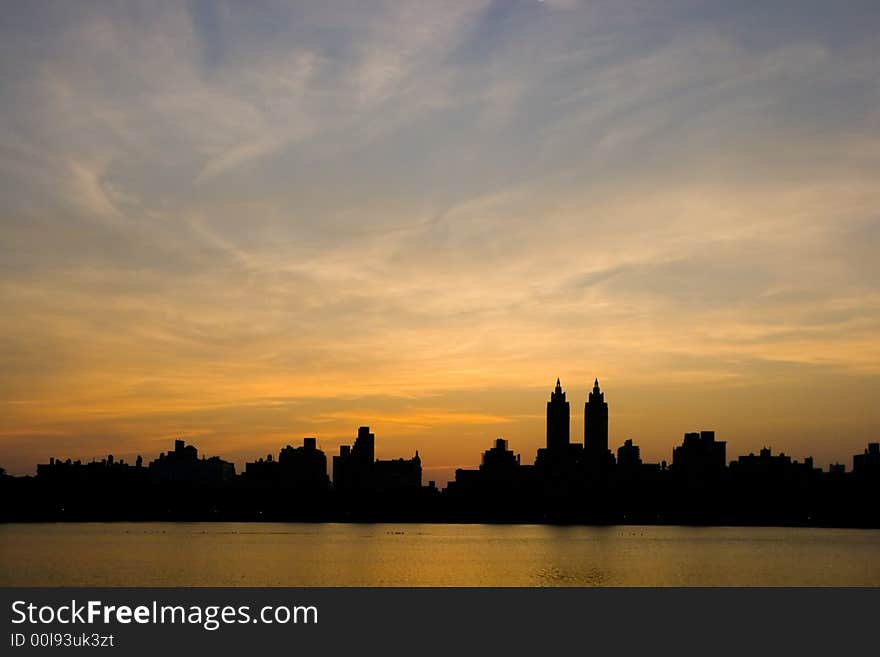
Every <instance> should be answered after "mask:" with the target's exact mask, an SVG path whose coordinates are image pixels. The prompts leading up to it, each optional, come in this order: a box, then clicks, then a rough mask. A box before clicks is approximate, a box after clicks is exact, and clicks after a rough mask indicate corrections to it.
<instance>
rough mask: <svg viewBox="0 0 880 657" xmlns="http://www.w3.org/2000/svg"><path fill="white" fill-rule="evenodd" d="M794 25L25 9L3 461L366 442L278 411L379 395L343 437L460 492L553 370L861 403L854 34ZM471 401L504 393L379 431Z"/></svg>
mask: <svg viewBox="0 0 880 657" xmlns="http://www.w3.org/2000/svg"><path fill="white" fill-rule="evenodd" d="M542 4H543V5H544V6H543V7H541V6H540V5H542ZM557 9H558V10H559V11H557ZM790 15H791V12H789V13H786V12H782V11H780V10H777V9H775V8H768V7H764V8H762V7H754V8H752V9H750V10H748V11H746V10H744V11H742V12H736V13H735V14H732V13H731V12H730V11H729V10H727V9H726V8H725V7H724V6H723V5H721V4H720V3H719V4H717V5H715V4H712V3H709V4H708V5H705V6H703V7H702V8H701V9H700V10H699V11H696V10H695V9H694V8H693V6H692V5H691V3H673V4H671V5H668V6H667V7H665V8H664V9H663V10H662V11H661V10H659V9H657V8H656V7H655V6H654V5H653V4H651V3H627V4H623V5H622V4H621V3H574V2H571V3H569V2H565V3H559V2H544V3H539V2H537V1H535V2H531V1H530V2H520V3H495V2H493V3H458V2H450V3H423V4H416V5H412V4H406V5H402V4H400V3H395V2H389V3H355V4H351V3H348V4H346V5H345V6H343V5H341V4H338V3H334V2H321V3H312V4H303V5H297V6H295V7H287V6H275V5H271V4H270V5H266V6H261V7H260V8H259V9H255V10H252V11H250V10H249V11H247V12H244V11H242V9H241V7H240V6H238V5H236V4H234V3H230V4H224V3H209V4H199V3H193V4H190V5H187V6H184V5H180V4H177V3H167V4H166V3H162V4H158V5H155V6H153V5H151V6H150V8H148V9H144V8H139V9H138V8H131V7H114V8H107V7H105V6H103V5H91V4H90V3H86V2H83V3H76V6H75V7H69V8H64V9H61V8H59V7H57V6H54V7H53V6H50V5H43V4H40V3H28V6H26V7H25V6H22V7H17V8H16V9H15V10H14V11H10V12H8V14H7V15H6V16H5V17H4V23H3V25H2V26H0V32H2V39H0V44H2V45H0V74H2V75H3V78H4V81H5V84H4V88H3V90H2V91H0V95H2V101H3V102H2V103H0V126H2V127H0V190H2V193H3V198H4V208H3V209H2V213H0V237H2V240H0V263H2V264H0V267H2V269H3V273H4V276H3V279H2V281H3V282H2V284H0V300H2V302H3V303H4V305H5V306H7V307H11V308H14V309H15V312H14V313H7V314H6V315H5V316H4V318H3V319H2V320H0V343H2V347H3V350H2V353H3V357H2V359H0V360H2V364H3V367H2V368H0V393H2V395H0V397H2V399H3V400H4V401H5V402H9V403H6V404H5V406H8V407H10V408H11V410H10V413H9V415H8V416H7V417H6V418H5V419H4V421H3V423H2V424H0V430H2V431H3V432H4V435H6V436H16V435H19V436H24V437H25V438H22V439H21V441H25V442H26V437H27V436H31V435H45V436H55V435H61V434H63V435H68V436H70V439H71V441H74V442H75V440H78V439H79V438H81V437H82V436H83V435H85V433H87V432H88V431H89V430H90V428H93V427H95V426H97V425H100V426H101V431H102V432H103V433H102V435H106V436H112V435H113V431H115V430H117V429H118V430H119V431H121V432H122V433H124V434H125V435H128V436H130V437H131V441H132V444H134V443H135V442H136V436H137V435H139V434H140V435H143V434H144V433H145V432H149V431H150V426H152V425H153V423H156V424H157V425H159V426H161V427H162V429H161V431H160V433H162V435H163V436H164V435H165V434H166V433H167V434H168V435H170V434H172V433H173V431H174V426H175V422H178V423H181V424H183V425H186V426H188V427H194V430H195V428H198V431H199V432H201V433H200V435H204V436H205V440H208V441H211V440H214V439H216V440H217V443H218V444H221V445H227V446H229V447H230V448H232V447H235V445H238V447H235V449H237V450H244V447H241V445H244V444H247V443H248V441H250V440H258V441H263V442H260V444H261V445H263V444H268V443H269V442H270V440H275V439H276V438H278V439H280V438H279V437H280V436H281V435H282V434H283V433H284V427H286V426H291V425H293V424H296V426H303V427H308V426H310V425H309V421H310V420H309V412H310V411H315V412H316V417H321V418H324V420H325V421H324V422H323V423H322V424H321V427H320V428H321V431H322V432H329V433H331V434H332V435H333V436H334V440H335V439H336V437H340V436H342V435H343V434H344V432H345V431H346V430H347V429H346V427H348V426H349V425H351V424H352V423H355V419H354V418H353V416H352V413H351V412H346V411H345V409H342V410H340V409H339V408H330V409H328V408H317V407H312V408H309V409H306V410H303V408H302V407H298V408H297V410H296V412H293V411H291V410H290V409H289V408H288V407H287V406H286V405H285V406H284V408H286V409H287V411H285V412H284V413H282V411H281V410H278V411H277V412H278V413H279V415H277V416H273V419H272V420H271V421H268V420H267V421H266V422H265V423H264V422H263V420H260V419H259V413H258V412H257V410H254V409H258V410H259V411H260V412H267V413H268V411H266V409H267V408H273V409H274V408H276V406H275V405H273V404H272V403H270V402H272V401H273V400H279V399H282V400H283V399H297V400H306V402H308V401H309V400H312V401H314V400H326V399H336V400H350V399H353V398H359V397H362V396H365V395H367V396H368V395H387V396H389V397H390V398H393V399H395V400H396V401H394V402H389V403H388V404H386V405H383V406H382V407H381V408H371V407H370V406H369V405H357V404H355V405H353V406H352V408H353V409H355V410H363V411H364V413H365V414H373V415H374V416H375V417H376V418H377V421H378V420H381V421H382V422H387V424H389V425H392V426H395V427H397V429H399V430H401V431H402V429H401V427H405V428H407V429H408V430H411V431H412V432H413V433H414V434H416V435H419V436H424V437H425V439H426V440H430V441H435V442H436V444H437V445H438V449H440V451H441V456H442V458H443V459H444V460H443V461H438V462H446V463H458V462H470V461H469V460H468V459H471V452H472V451H473V446H472V442H467V441H483V440H486V441H488V440H491V438H492V436H491V435H490V434H489V433H487V434H486V435H484V434H483V433H480V431H485V432H490V430H494V428H495V424H493V423H494V422H495V420H496V419H498V420H499V421H498V427H497V428H498V429H499V431H500V430H503V431H504V432H505V433H510V434H511V435H513V436H516V437H519V438H520V439H524V440H525V439H528V440H531V439H532V438H529V436H532V434H531V433H529V432H534V431H537V434H538V435H539V436H540V418H538V420H535V418H522V417H519V418H518V419H516V420H515V421H512V422H501V421H500V419H501V418H504V417H511V416H512V415H516V412H517V409H516V408H514V407H511V406H508V405H505V402H504V401H503V400H504V395H505V394H508V395H511V396H512V397H513V398H515V399H517V400H518V402H521V403H522V404H531V403H532V401H531V398H530V397H524V396H519V395H520V394H521V393H523V391H526V390H531V389H532V387H533V386H534V385H535V384H536V382H537V381H539V380H543V379H544V378H548V377H549V378H555V377H554V376H551V375H552V374H553V373H554V372H557V371H565V372H568V373H569V375H570V376H571V377H572V378H575V379H579V378H584V379H585V380H586V379H590V380H591V379H592V376H593V375H596V374H599V375H604V376H609V377H611V379H612V381H613V380H615V379H616V380H617V381H618V382H629V385H634V386H635V385H639V386H646V387H649V388H650V387H652V386H661V387H662V384H663V383H670V382H674V383H675V385H677V386H679V389H680V390H681V391H683V392H682V394H685V392H687V393H688V394H697V393H698V391H699V390H700V387H701V386H718V387H726V389H729V388H730V387H735V386H744V385H747V384H748V383H749V381H750V379H753V378H754V376H758V375H760V376H769V377H771V378H773V381H774V382H775V383H774V384H775V385H777V386H778V388H777V389H776V392H775V394H777V395H780V396H783V397H784V396H785V394H786V391H787V390H794V389H799V388H798V386H802V385H804V384H803V383H802V382H801V381H800V379H799V377H800V376H801V375H802V370H801V369H799V368H806V369H807V370H809V371H811V372H812V371H814V369H815V370H821V372H822V373H823V375H825V376H834V377H842V378H841V379H840V380H842V381H850V382H853V381H859V382H863V381H867V383H866V385H867V386H868V388H870V389H871V390H874V391H876V381H875V380H874V378H876V375H877V373H878V371H880V354H878V352H877V349H876V347H875V346H874V343H875V342H876V341H875V340H874V339H873V336H874V335H876V330H877V325H878V323H880V306H878V294H880V290H878V285H877V281H878V277H877V276H876V264H875V263H876V258H875V257H873V256H874V253H875V252H876V250H877V247H878V240H880V231H878V228H877V226H878V215H877V212H876V208H877V203H878V200H880V199H878V197H877V194H878V192H877V191H876V170H877V166H878V164H880V162H878V159H880V148H878V146H877V144H878V143H880V137H878V129H880V122H878V117H880V114H878V112H877V110H876V107H877V100H878V96H877V93H878V92H877V89H878V86H877V74H876V61H877V49H878V45H877V43H878V42H877V38H876V30H872V29H869V28H870V27H871V26H873V27H876V22H877V16H876V12H871V11H869V10H867V9H865V10H864V12H862V10H859V11H856V10H855V9H853V10H850V11H840V12H833V13H832V14H829V12H828V11H826V10H824V9H821V8H803V7H799V8H798V11H797V12H796V15H797V17H798V18H797V20H789V19H790ZM771 37H772V38H771ZM548 372H549V374H548ZM872 377H874V378H872ZM486 389H492V390H496V391H500V390H503V391H505V392H504V393H502V392H497V393H494V394H492V395H491V396H490V397H489V398H488V399H487V400H486V407H485V408H477V409H472V408H466V409H462V408H461V405H466V404H467V398H466V397H455V398H454V399H453V398H451V397H448V398H444V401H443V403H441V404H439V405H436V406H434V407H432V408H417V409H413V408H410V407H408V406H407V404H406V403H405V402H403V401H400V400H401V399H407V398H411V397H414V396H416V397H421V396H430V395H454V394H455V393H456V392H465V393H474V394H478V391H482V390H486ZM841 390H847V391H848V393H847V394H852V390H853V387H852V386H842V387H841ZM540 394H541V395H543V391H542V392H541V393H540ZM792 394H794V393H792ZM832 394H834V395H839V394H843V393H842V392H841V393H836V392H835V393H832ZM835 398H836V399H837V397H835ZM13 402H14V403H13ZM18 402H22V403H18ZM23 402H28V403H23ZM30 402H36V403H33V404H32V403H30ZM838 402H840V403H843V402H842V401H841V400H840V399H838ZM304 403H305V402H304ZM309 403H310V402H309ZM340 403H341V402H340ZM306 405H308V404H306ZM229 408H236V409H239V410H237V411H236V412H234V413H233V412H231V411H225V410H224V411H221V409H229ZM163 409H164V410H163ZM241 409H246V410H241ZM700 409H701V407H700V405H699V404H698V403H697V402H694V403H693V404H692V405H691V406H690V407H688V408H684V409H683V410H682V413H685V412H686V411H688V412H693V413H694V414H698V413H700V412H701V410H700ZM276 410H277V409H276ZM288 411H289V412H288ZM518 411H519V413H520V414H522V413H523V409H522V408H519V409H518ZM212 412H217V413H220V414H221V416H222V418H221V419H218V420H217V421H216V422H206V421H205V418H204V415H205V414H210V413H212ZM870 417H875V416H873V415H872V416H870ZM394 418H397V420H395V419H394ZM481 418H482V419H485V420H486V421H482V420H481ZM459 419H460V420H461V421H460V422H459V421H458V420H459ZM765 419H767V420H768V421H769V416H767V417H766V418H765ZM469 420H472V422H471V424H473V426H474V427H476V428H472V429H468V428H467V425H468V423H469ZM682 421H684V420H682ZM89 423H95V424H89ZM809 423H810V419H809V414H805V415H804V426H806V425H809ZM641 426H642V430H644V431H645V432H648V433H651V432H653V431H655V430H654V429H653V428H651V425H650V422H648V421H645V422H644V423H643V424H642V425H641ZM250 428H253V431H251V429H250ZM432 428H433V429H432ZM638 428H639V427H638V426H635V425H633V430H634V431H636V430H638ZM394 431H395V430H392V433H393V432H394ZM432 431H433V433H432ZM447 431H448V432H449V433H451V434H454V435H452V436H449V435H447V433H446V432H447ZM853 431H854V433H853V436H854V439H855V438H859V439H860V438H861V437H862V436H861V435H860V434H858V431H857V430H856V429H853ZM59 432H60V433H59ZM251 433H259V434H260V436H262V437H260V438H254V437H252V436H251V435H250V434H251ZM794 433H795V430H794V429H792V430H791V435H794ZM346 435H347V434H346ZM651 435H655V434H651ZM460 436H466V437H467V441H466V440H465V438H464V437H462V438H460V439H459V438H458V437H460ZM636 437H637V436H636ZM397 439H398V438H397V437H392V438H390V440H392V441H393V440H397ZM10 440H11V439H10ZM46 440H50V438H46ZM340 440H341V438H340ZM400 440H403V437H401V438H400ZM21 441H20V442H16V443H15V445H16V447H15V449H16V450H19V446H20V444H21ZM9 444H10V445H11V444H12V443H11V442H10V443H9ZM84 444H85V443H84ZM89 444H91V443H89ZM401 444H402V443H401ZM481 444H482V443H481ZM447 445H448V446H449V447H448V449H447ZM10 449H11V448H10ZM444 450H445V451H444ZM456 450H458V451H456Z"/></svg>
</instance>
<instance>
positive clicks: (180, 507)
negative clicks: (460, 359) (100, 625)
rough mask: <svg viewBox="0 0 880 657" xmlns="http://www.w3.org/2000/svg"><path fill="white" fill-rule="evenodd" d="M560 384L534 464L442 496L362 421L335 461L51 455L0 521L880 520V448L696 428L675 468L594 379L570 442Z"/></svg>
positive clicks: (505, 463)
mask: <svg viewBox="0 0 880 657" xmlns="http://www.w3.org/2000/svg"><path fill="white" fill-rule="evenodd" d="M570 426H571V423H570V408H569V402H568V401H566V399H565V393H564V392H563V390H562V386H561V384H560V382H559V381H557V383H556V389H555V390H554V391H553V392H552V393H551V395H550V401H549V402H548V403H547V442H546V446H545V447H543V448H541V449H539V450H538V454H537V457H536V458H535V462H534V464H533V465H523V464H521V463H520V457H519V455H518V454H514V452H513V451H512V450H510V449H509V448H508V445H507V441H505V440H504V439H502V438H499V439H498V440H496V441H495V444H494V445H493V446H492V447H491V448H490V449H488V450H486V451H485V452H484V453H483V458H482V462H481V464H480V466H479V467H478V468H477V469H474V470H457V471H456V473H455V480H454V481H452V482H450V483H449V485H448V486H447V487H446V488H445V489H444V490H442V491H441V490H439V489H438V488H437V487H436V486H435V484H434V482H433V481H432V482H428V484H427V485H423V482H422V464H421V459H420V457H419V454H418V452H416V453H415V455H414V456H413V457H412V458H409V459H402V458H401V459H394V460H380V459H376V458H375V436H374V435H373V434H372V433H371V432H370V430H369V427H361V428H360V429H359V430H358V434H357V438H356V439H355V441H354V444H353V445H351V446H348V445H343V446H342V447H340V450H339V454H337V455H335V456H333V459H332V464H331V471H332V478H331V477H330V476H328V467H327V466H328V463H327V457H326V456H325V454H324V452H323V451H321V450H320V449H318V448H317V446H316V441H315V439H314V438H306V439H304V441H303V444H302V445H301V446H299V447H292V446H290V445H288V446H286V447H284V448H283V449H282V450H281V451H280V453H279V454H278V456H277V457H273V456H272V455H269V456H267V457H266V458H265V459H259V460H258V461H254V462H251V463H247V464H246V467H245V471H244V472H243V473H240V474H236V472H235V466H234V465H233V464H232V463H229V462H227V461H224V460H222V459H220V458H219V457H216V456H213V457H210V458H205V457H204V456H203V457H199V455H198V452H197V450H196V448H195V447H194V446H192V445H187V444H185V443H184V441H182V440H178V441H175V444H174V449H173V451H170V452H168V453H167V454H165V453H163V454H160V455H159V457H158V458H156V459H154V460H153V461H151V462H150V463H149V464H147V465H145V464H144V463H143V461H142V459H141V457H138V458H137V460H136V462H135V463H133V464H132V463H125V462H124V461H121V460H116V459H114V458H113V456H108V457H107V458H105V459H103V460H101V461H93V462H89V463H83V462H80V461H71V460H60V459H56V458H51V459H49V461H48V463H43V464H40V465H38V466H37V475H36V476H35V477H10V476H6V475H5V474H4V473H3V471H2V470H0V520H2V521H5V522H14V521H87V520H244V521H256V520H277V521H338V522H348V521H366V522H369V521H408V522H560V523H563V522H569V523H603V524H604V523H634V524H645V523H652V524H653V523H687V524H749V525H762V524H776V525H818V526H848V527H880V504H878V501H880V444H878V443H870V444H869V445H868V446H867V448H866V449H865V451H864V453H863V454H857V455H855V456H854V457H853V467H852V470H850V471H847V470H846V468H845V467H844V466H843V465H839V464H838V465H832V466H831V467H830V468H829V469H828V470H827V471H823V470H822V469H820V468H817V467H815V466H814V465H813V460H812V459H811V458H807V459H804V461H803V462H798V461H796V460H793V459H792V458H791V457H789V456H786V455H785V454H773V453H772V452H771V450H770V449H767V448H765V449H762V450H761V451H760V453H759V454H748V455H745V456H740V457H738V458H737V459H736V460H735V461H731V462H730V463H728V462H727V453H726V450H727V445H726V443H725V442H723V441H718V440H716V439H715V433H714V432H713V431H700V432H695V433H687V434H685V436H684V439H683V441H682V443H681V444H680V445H678V446H676V447H675V448H674V449H673V451H672V460H671V462H670V463H667V462H666V461H663V462H661V463H644V462H643V461H642V459H641V456H640V451H639V447H638V446H637V445H635V444H633V442H632V441H631V440H626V441H625V442H624V444H623V445H621V446H620V447H619V448H618V449H617V452H616V454H614V453H612V451H611V450H610V449H609V447H608V405H607V403H606V402H605V396H604V393H603V392H602V391H601V390H600V388H599V382H598V381H596V382H595V384H594V387H593V390H592V392H591V393H590V395H589V399H588V401H587V402H586V404H585V406H584V439H583V442H573V441H572V440H571V436H570Z"/></svg>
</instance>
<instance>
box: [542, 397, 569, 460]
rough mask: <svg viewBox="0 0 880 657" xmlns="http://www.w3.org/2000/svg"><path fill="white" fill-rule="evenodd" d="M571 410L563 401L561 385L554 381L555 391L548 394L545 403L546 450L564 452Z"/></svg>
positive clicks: (567, 440)
mask: <svg viewBox="0 0 880 657" xmlns="http://www.w3.org/2000/svg"><path fill="white" fill-rule="evenodd" d="M570 428H571V410H570V408H569V404H568V402H567V401H565V393H564V392H563V391H562V384H560V383H559V379H556V390H554V391H553V392H551V393H550V401H548V402H547V449H548V450H550V451H552V452H564V451H565V450H567V449H568V444H569V441H570Z"/></svg>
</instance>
